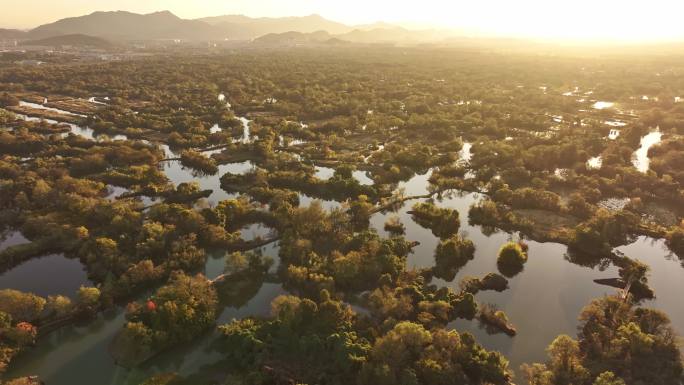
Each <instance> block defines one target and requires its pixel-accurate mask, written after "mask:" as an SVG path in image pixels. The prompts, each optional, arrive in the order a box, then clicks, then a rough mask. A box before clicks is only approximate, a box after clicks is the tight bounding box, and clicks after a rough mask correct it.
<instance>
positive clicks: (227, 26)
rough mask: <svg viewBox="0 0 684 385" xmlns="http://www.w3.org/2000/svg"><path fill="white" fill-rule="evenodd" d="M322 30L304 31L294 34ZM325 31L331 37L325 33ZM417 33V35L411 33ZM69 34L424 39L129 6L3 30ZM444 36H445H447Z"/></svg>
mask: <svg viewBox="0 0 684 385" xmlns="http://www.w3.org/2000/svg"><path fill="white" fill-rule="evenodd" d="M3 31H5V32H4V33H3ZM289 32H297V33H300V34H319V35H317V36H303V35H297V34H290V35H284V36H269V35H278V34H286V33H289ZM320 32H325V33H326V34H327V36H325V38H323V36H322V35H320ZM414 33H416V34H417V35H416V36H411V35H412V34H414ZM65 35H88V36H93V37H99V38H104V39H108V40H128V41H130V40H160V39H180V40H195V41H198V40H199V41H202V40H213V41H218V40H253V39H257V38H260V37H264V39H261V40H260V42H262V43H263V42H269V43H270V44H277V43H278V42H279V41H283V42H292V41H301V42H310V41H321V39H323V40H329V39H331V38H336V39H337V40H342V41H352V42H362V43H369V42H387V41H398V40H406V39H407V38H408V40H419V41H420V40H424V36H425V34H424V33H423V32H422V31H410V30H408V29H404V28H401V27H397V26H394V25H392V24H388V23H382V22H379V23H374V24H367V25H360V26H349V25H346V24H342V23H339V22H335V21H331V20H328V19H325V18H324V17H322V16H320V15H315V14H314V15H309V16H301V17H294V16H293V17H279V18H268V17H261V18H251V17H248V16H244V15H223V16H213V17H205V18H201V19H195V20H188V19H182V18H180V17H178V16H176V15H174V14H173V13H171V12H169V11H162V12H155V13H150V14H137V13H132V12H127V11H110V12H94V13H91V14H89V15H83V16H78V17H70V18H65V19H61V20H57V21H55V22H53V23H49V24H44V25H41V26H39V27H36V28H34V29H33V30H30V31H28V32H24V31H18V30H0V38H3V37H5V36H6V37H5V38H14V39H32V40H40V39H45V38H49V37H57V36H65ZM442 38H443V37H442Z"/></svg>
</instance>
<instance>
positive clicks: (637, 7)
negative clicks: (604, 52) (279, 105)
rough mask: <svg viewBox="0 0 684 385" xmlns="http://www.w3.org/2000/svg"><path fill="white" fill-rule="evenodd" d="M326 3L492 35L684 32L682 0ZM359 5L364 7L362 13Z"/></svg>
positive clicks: (350, 11) (647, 37) (591, 36)
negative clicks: (342, 4) (646, 0)
mask: <svg viewBox="0 0 684 385" xmlns="http://www.w3.org/2000/svg"><path fill="white" fill-rule="evenodd" d="M321 3H323V4H325V7H326V8H328V10H329V12H327V13H326V15H329V16H330V17H335V16H336V15H337V18H338V19H343V20H354V19H355V18H356V19H359V18H361V19H363V21H365V22H368V21H371V20H387V21H395V22H398V21H413V22H415V23H420V24H423V25H426V26H427V25H432V26H441V27H449V28H457V29H464V30H466V31H474V32H479V33H482V34H487V35H492V34H493V35H506V36H519V37H535V38H549V39H559V38H560V39H572V40H574V39H580V40H597V39H600V40H621V41H651V40H672V39H678V38H682V37H684V24H682V23H681V22H680V20H679V19H680V17H681V15H682V14H684V2H683V1H678V0H651V1H648V2H645V1H634V0H573V1H570V0H562V1H559V0H517V1H516V0H478V1H467V2H465V1H460V0H447V1H443V0H422V1H419V2H411V3H408V2H394V1H362V0H351V1H347V2H344V5H345V6H344V7H342V6H339V5H333V4H329V2H326V1H321V2H319V4H321ZM360 10H362V11H361V12H360Z"/></svg>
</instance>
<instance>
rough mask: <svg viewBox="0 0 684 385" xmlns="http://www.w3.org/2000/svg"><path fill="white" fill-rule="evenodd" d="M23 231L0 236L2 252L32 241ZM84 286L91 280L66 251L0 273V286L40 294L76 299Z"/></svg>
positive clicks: (80, 265) (81, 266) (32, 260)
mask: <svg viewBox="0 0 684 385" xmlns="http://www.w3.org/2000/svg"><path fill="white" fill-rule="evenodd" d="M29 242H30V241H29V240H28V239H26V238H25V237H24V236H23V235H22V234H21V233H20V232H18V231H12V232H8V233H5V234H3V235H0V251H1V250H5V249H6V248H8V247H11V246H16V245H21V244H25V243H29ZM81 285H85V286H89V285H92V283H91V282H90V281H89V280H88V276H87V274H86V272H85V270H84V268H83V265H82V264H81V262H79V261H78V260H76V259H68V258H66V257H65V256H64V255H63V254H49V255H45V256H42V257H38V258H33V259H31V260H29V261H26V262H24V263H22V264H20V265H19V266H16V267H14V268H12V269H10V270H7V271H6V272H4V273H0V289H6V288H10V289H15V290H20V291H23V292H27V293H33V294H36V295H39V296H41V297H47V296H49V295H64V296H67V297H72V298H74V296H75V294H76V291H77V290H78V288H79V287H81Z"/></svg>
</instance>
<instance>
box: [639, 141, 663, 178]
mask: <svg viewBox="0 0 684 385" xmlns="http://www.w3.org/2000/svg"><path fill="white" fill-rule="evenodd" d="M662 137H663V134H662V133H661V132H660V131H654V132H651V133H649V134H648V135H645V136H644V137H643V138H641V146H640V147H639V149H638V150H637V151H636V152H635V153H634V159H633V160H632V164H634V167H636V169H637V170H639V171H640V172H643V173H646V172H648V169H649V167H650V165H651V160H650V159H649V158H648V150H649V149H650V148H651V147H653V146H654V145H656V144H658V143H660V141H661V139H662Z"/></svg>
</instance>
